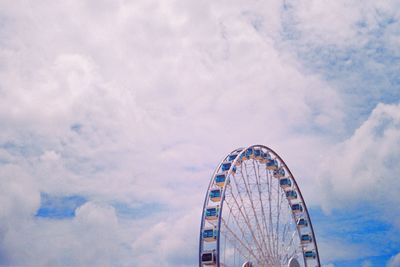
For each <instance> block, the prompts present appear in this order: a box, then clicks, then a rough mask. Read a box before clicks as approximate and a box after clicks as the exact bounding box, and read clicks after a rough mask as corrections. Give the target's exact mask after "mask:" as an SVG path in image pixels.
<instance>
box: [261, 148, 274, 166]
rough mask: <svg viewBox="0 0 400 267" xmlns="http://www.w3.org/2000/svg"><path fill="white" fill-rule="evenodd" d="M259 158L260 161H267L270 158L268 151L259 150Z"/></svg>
mask: <svg viewBox="0 0 400 267" xmlns="http://www.w3.org/2000/svg"><path fill="white" fill-rule="evenodd" d="M259 160H260V162H261V163H267V162H268V161H270V160H271V155H270V154H269V153H268V152H264V151H262V150H261V157H260V159H259Z"/></svg>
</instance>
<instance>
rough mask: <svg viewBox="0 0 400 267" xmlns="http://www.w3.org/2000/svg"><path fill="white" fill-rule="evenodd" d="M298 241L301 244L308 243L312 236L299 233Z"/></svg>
mask: <svg viewBox="0 0 400 267" xmlns="http://www.w3.org/2000/svg"><path fill="white" fill-rule="evenodd" d="M300 242H301V243H302V244H308V243H311V242H312V236H311V235H309V234H305V235H301V239H300Z"/></svg>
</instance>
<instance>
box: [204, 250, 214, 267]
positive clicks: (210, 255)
mask: <svg viewBox="0 0 400 267" xmlns="http://www.w3.org/2000/svg"><path fill="white" fill-rule="evenodd" d="M216 259H217V255H216V252H215V250H208V251H203V253H201V263H202V264H204V265H215V262H216Z"/></svg>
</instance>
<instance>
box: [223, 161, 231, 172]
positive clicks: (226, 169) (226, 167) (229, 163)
mask: <svg viewBox="0 0 400 267" xmlns="http://www.w3.org/2000/svg"><path fill="white" fill-rule="evenodd" d="M231 165H232V163H231V162H224V163H222V166H221V170H222V171H223V172H226V171H229V169H230V168H231Z"/></svg>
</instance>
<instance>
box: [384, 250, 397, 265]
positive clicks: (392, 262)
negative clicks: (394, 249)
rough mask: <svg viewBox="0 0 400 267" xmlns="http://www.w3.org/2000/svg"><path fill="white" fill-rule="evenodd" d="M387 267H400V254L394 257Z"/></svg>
mask: <svg viewBox="0 0 400 267" xmlns="http://www.w3.org/2000/svg"><path fill="white" fill-rule="evenodd" d="M386 266H387V267H398V266H400V253H399V254H397V255H394V256H393V257H391V258H390V260H389V261H388V262H387V265H386Z"/></svg>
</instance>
